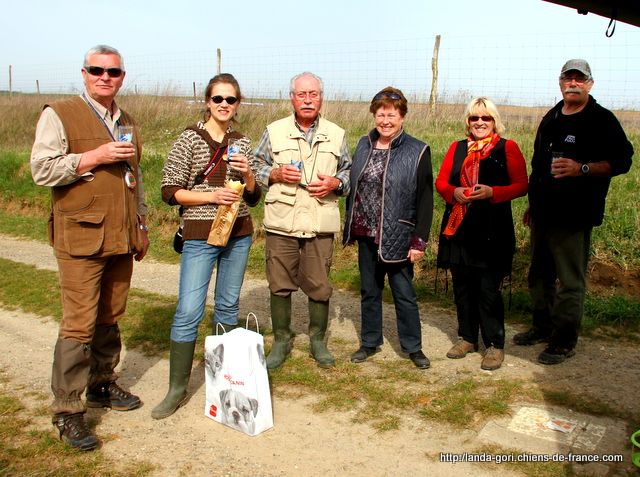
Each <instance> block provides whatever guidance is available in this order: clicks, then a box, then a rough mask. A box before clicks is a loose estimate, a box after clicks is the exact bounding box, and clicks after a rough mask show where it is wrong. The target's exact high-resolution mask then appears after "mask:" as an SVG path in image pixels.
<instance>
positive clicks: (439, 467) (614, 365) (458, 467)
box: [0, 235, 640, 477]
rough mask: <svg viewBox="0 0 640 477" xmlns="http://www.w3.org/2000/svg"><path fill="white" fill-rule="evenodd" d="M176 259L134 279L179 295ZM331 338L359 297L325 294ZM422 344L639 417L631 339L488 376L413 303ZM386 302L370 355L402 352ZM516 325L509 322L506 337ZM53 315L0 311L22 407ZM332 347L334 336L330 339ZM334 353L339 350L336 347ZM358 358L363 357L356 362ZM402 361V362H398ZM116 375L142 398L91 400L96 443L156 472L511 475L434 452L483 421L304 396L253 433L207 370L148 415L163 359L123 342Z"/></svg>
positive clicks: (25, 249)
mask: <svg viewBox="0 0 640 477" xmlns="http://www.w3.org/2000/svg"><path fill="white" fill-rule="evenodd" d="M0 257H3V258H6V259H9V260H13V261H17V262H23V263H27V264H32V265H35V266H36V267H38V268H41V269H47V270H56V263H55V259H54V258H53V254H52V251H51V249H50V247H49V246H47V245H46V244H42V243H38V242H33V241H28V240H17V239H15V238H12V237H9V236H3V235H0ZM178 273H179V268H178V266H176V265H167V264H163V263H158V262H153V261H151V260H144V261H143V262H141V263H136V265H135V269H134V276H133V280H132V285H133V287H135V288H140V289H144V290H149V291H152V292H156V293H161V294H164V295H176V293H177V285H178ZM268 296H269V292H268V288H267V285H266V282H265V281H264V280H256V279H249V280H246V281H245V285H244V287H243V292H242V298H241V308H242V309H241V313H243V314H246V313H247V312H249V311H253V312H255V313H256V315H257V316H258V317H259V319H260V321H261V325H262V326H268V320H269V315H268ZM331 306H332V308H331V318H332V320H331V325H330V330H331V338H330V340H331V339H340V340H342V341H343V342H347V343H349V342H352V346H350V348H351V347H352V348H353V350H355V349H356V348H357V346H358V339H357V329H356V327H357V322H356V321H357V318H358V316H359V301H358V297H356V296H354V295H353V294H351V293H344V292H340V291H336V292H335V293H334V297H333V298H332V301H331ZM421 312H422V319H423V342H424V350H425V352H426V354H427V355H428V356H429V357H430V358H431V361H432V367H431V368H430V369H429V370H428V371H426V372H425V378H426V379H428V380H429V381H432V382H433V380H438V379H442V380H452V379H458V377H459V376H460V375H462V376H472V375H473V374H474V373H485V374H484V375H485V376H495V377H496V378H497V379H527V380H534V381H545V382H546V381H548V382H555V383H559V384H562V383H570V384H571V386H572V388H573V391H574V392H576V393H578V394H580V393H584V394H585V395H586V396H587V397H589V396H591V397H598V398H599V399H601V400H603V401H605V402H610V403H612V404H614V403H615V405H616V406H620V407H621V408H622V409H624V410H626V411H629V412H633V413H635V415H640V402H639V401H638V400H637V398H636V397H635V396H636V395H637V393H631V392H630V391H629V384H630V383H633V385H634V386H635V390H636V391H637V389H638V387H637V383H639V382H640V351H638V350H637V347H630V346H624V345H617V344H616V345H613V344H603V343H597V342H595V341H590V340H581V342H580V344H579V346H578V354H577V355H576V357H574V358H572V359H571V360H570V361H569V362H567V363H565V364H564V365H561V366H557V367H551V368H548V367H543V366H541V365H538V364H537V363H536V362H535V359H534V358H535V356H536V353H537V352H539V349H538V348H537V347H533V348H515V347H509V348H508V349H507V357H506V361H505V365H504V366H503V367H502V368H501V369H500V370H498V371H497V372H495V373H494V374H493V375H491V374H487V372H485V371H481V370H480V368H479V366H480V357H479V356H478V355H477V354H476V355H470V356H469V357H468V358H467V359H463V360H455V361H453V360H448V359H446V358H445V357H444V354H445V353H446V351H447V350H448V348H449V347H450V346H451V340H452V339H453V338H454V336H455V317H454V315H452V314H451V313H450V312H448V311H441V310H436V309H434V308H433V307H429V306H428V305H424V304H423V305H422V308H421ZM393 316H394V314H393V309H392V307H389V306H387V305H385V341H386V342H385V346H384V347H383V350H382V352H381V353H379V354H378V355H376V358H374V359H381V360H401V359H404V358H403V357H401V356H399V354H398V352H397V347H398V344H397V338H396V335H395V320H394V319H393ZM294 317H296V318H294V323H293V328H294V331H296V332H297V333H298V338H297V340H302V341H300V342H304V340H306V339H307V336H306V334H305V331H304V330H305V327H306V324H305V319H306V304H305V301H304V299H303V297H302V296H300V295H297V296H295V297H294ZM515 332H516V330H515V329H510V328H509V329H508V330H507V334H508V337H509V338H510V337H511V336H512V335H513V334H514V333H515ZM56 334H57V325H56V323H55V322H53V320H51V319H49V318H43V317H39V316H35V315H31V314H27V313H23V312H19V311H8V310H4V309H0V349H2V350H3V353H0V366H1V367H2V369H3V370H4V371H5V372H7V374H8V376H9V378H10V381H9V382H8V383H2V384H0V386H2V387H3V388H5V389H10V390H15V389H19V390H21V399H23V400H24V401H25V404H26V405H27V406H30V407H38V408H43V407H45V406H46V405H48V402H49V399H50V391H49V378H50V371H51V358H52V354H53V344H54V342H55V339H56ZM329 346H330V347H331V341H329ZM341 359H346V357H342V356H341ZM365 365H366V364H365ZM407 365H408V366H409V365H410V363H409V362H408V361H407ZM120 375H121V378H120V381H119V382H120V383H121V384H122V385H123V386H124V387H128V388H130V389H131V390H132V391H133V392H135V393H136V394H138V395H140V396H141V398H142V399H143V401H144V402H145V405H144V406H143V407H142V408H141V409H139V410H136V411H133V412H126V413H118V412H115V411H106V410H95V409H91V410H89V413H88V417H89V420H90V422H91V423H93V424H95V425H96V432H97V435H98V437H99V438H100V439H101V441H102V452H103V453H104V454H105V455H107V456H108V457H110V458H113V459H114V461H116V462H117V461H123V462H128V461H132V460H143V461H146V462H150V463H152V464H154V465H155V466H156V471H155V472H154V474H153V475H154V476H176V475H194V476H298V475H304V476H338V475H339V476H352V475H353V476H355V475H370V476H386V475H402V476H405V475H406V476H418V475H429V476H451V475H457V476H461V477H462V476H474V477H482V476H490V475H491V476H498V477H501V476H510V475H520V474H519V473H515V472H512V471H509V470H507V469H506V467H505V466H501V467H500V468H498V469H497V470H496V469H495V468H494V469H489V468H486V467H482V466H480V465H479V464H472V463H458V464H455V465H454V464H450V463H443V462H439V458H438V456H439V453H440V452H455V453H458V452H465V451H467V452H473V449H474V448H477V446H479V445H482V444H483V442H480V441H479V431H480V429H474V428H469V429H465V430H462V431H460V430H459V429H455V430H454V429H451V428H449V427H448V426H446V425H442V424H438V423H428V424H427V423H425V421H423V420H422V419H420V418H418V417H415V418H412V417H411V416H403V417H402V425H401V428H400V429H399V430H397V431H390V432H385V433H378V432H376V431H375V430H374V429H373V428H372V427H371V426H369V425H368V424H366V423H365V424H359V423H353V422H352V420H351V419H352V414H351V413H349V412H346V413H337V412H327V413H320V414H318V413H314V412H313V411H312V410H311V406H310V404H312V403H313V396H308V397H305V398H302V399H297V400H291V399H280V398H277V399H274V403H273V405H274V422H275V427H274V428H273V429H271V430H269V431H267V432H265V433H263V434H261V435H259V436H257V437H248V436H245V435H244V434H242V433H240V432H238V431H235V430H232V429H230V428H226V427H224V426H221V425H219V424H217V423H215V422H213V421H211V420H209V419H207V418H205V417H204V415H203V409H204V382H203V380H204V373H203V367H202V364H196V367H195V368H194V372H193V375H192V380H191V383H190V392H191V398H190V400H189V402H188V403H187V405H186V406H184V407H183V408H181V409H180V410H179V411H178V412H177V413H176V414H174V415H173V416H171V417H169V418H167V419H164V420H161V421H155V420H153V419H151V417H150V412H151V409H152V408H153V407H154V406H155V405H156V404H157V403H158V402H159V401H160V400H161V399H162V397H163V396H164V393H165V391H166V386H167V376H168V361H167V360H165V359H160V358H158V357H148V356H144V355H142V354H140V353H138V352H136V350H125V352H124V354H123V359H122V363H121V366H120ZM41 414H43V415H42V416H40V417H37V418H36V424H35V425H36V426H37V427H39V428H43V429H45V428H51V425H50V421H49V417H48V416H46V414H45V413H41Z"/></svg>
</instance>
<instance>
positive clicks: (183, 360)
mask: <svg viewBox="0 0 640 477" xmlns="http://www.w3.org/2000/svg"><path fill="white" fill-rule="evenodd" d="M195 347H196V342H195V341H189V342H186V343H180V342H178V341H171V351H170V355H169V391H167V395H166V396H165V397H164V400H163V401H162V402H161V403H160V404H158V405H157V406H156V407H154V408H153V411H151V417H152V418H154V419H164V418H165V417H169V416H170V415H171V414H173V413H174V412H176V411H177V410H178V408H179V407H180V406H182V405H183V404H184V403H185V402H186V401H187V385H188V384H189V377H190V376H191V366H192V364H193V352H194V350H195Z"/></svg>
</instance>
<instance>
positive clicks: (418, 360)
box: [409, 350, 431, 369]
mask: <svg viewBox="0 0 640 477" xmlns="http://www.w3.org/2000/svg"><path fill="white" fill-rule="evenodd" d="M409 359H410V360H411V361H412V362H413V364H414V365H415V366H416V368H420V369H427V368H428V367H429V366H431V363H430V362H429V358H427V357H426V356H425V355H424V353H423V352H422V350H420V351H415V352H414V353H409Z"/></svg>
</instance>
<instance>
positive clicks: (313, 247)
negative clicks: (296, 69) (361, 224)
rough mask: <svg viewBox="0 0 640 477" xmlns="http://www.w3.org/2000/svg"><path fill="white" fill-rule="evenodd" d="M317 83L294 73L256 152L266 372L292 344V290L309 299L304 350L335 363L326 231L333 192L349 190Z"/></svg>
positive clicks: (337, 133) (334, 209) (334, 210)
mask: <svg viewBox="0 0 640 477" xmlns="http://www.w3.org/2000/svg"><path fill="white" fill-rule="evenodd" d="M322 95H323V87H322V80H321V79H320V78H319V77H318V76H316V75H314V74H313V73H308V72H305V73H301V74H299V75H297V76H294V77H293V78H292V80H291V87H290V93H289V96H290V98H291V104H292V105H293V110H294V113H293V114H292V115H291V116H288V117H286V118H284V119H280V120H278V121H275V122H273V123H271V124H269V125H268V126H267V128H266V130H265V132H264V133H263V135H262V138H261V139H260V142H259V144H258V146H257V148H256V150H255V156H256V158H257V159H258V160H259V161H261V163H262V168H261V169H260V170H259V173H258V182H260V184H261V186H262V187H263V189H264V190H265V191H266V192H267V194H266V197H265V206H264V222H263V224H264V228H265V230H266V235H267V236H266V246H265V249H266V259H267V280H268V281H269V289H270V291H271V323H272V328H273V334H274V342H273V346H272V348H271V353H270V354H269V356H268V357H267V367H268V368H269V369H275V368H279V367H280V366H281V365H282V363H283V362H284V360H285V359H286V357H287V354H288V353H289V351H290V348H291V340H292V338H293V333H292V332H291V328H290V325H291V293H292V292H295V291H297V290H298V288H300V289H302V291H303V292H304V293H305V294H306V295H307V296H308V297H309V339H310V341H311V355H312V356H313V358H314V359H315V360H316V362H317V363H318V366H320V367H324V368H328V367H331V366H333V365H334V364H335V360H334V359H333V356H332V355H331V353H330V352H329V350H328V349H327V346H326V344H325V334H326V331H327V325H328V321H329V298H330V297H331V293H332V288H331V284H330V283H329V270H330V267H331V256H332V254H333V235H334V234H335V233H336V232H339V231H340V224H341V221H340V210H339V209H338V200H339V196H342V195H346V194H348V193H349V169H350V168H351V158H350V157H349V151H348V148H347V143H346V139H345V132H344V130H343V129H342V128H340V127H338V126H337V125H335V124H333V123H332V122H329V121H327V120H326V119H324V118H322V117H321V116H320V108H321V107H322Z"/></svg>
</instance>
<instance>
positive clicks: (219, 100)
mask: <svg viewBox="0 0 640 477" xmlns="http://www.w3.org/2000/svg"><path fill="white" fill-rule="evenodd" d="M211 101H213V102H214V103H215V104H220V103H222V102H223V101H226V102H227V104H236V103H237V102H238V98H236V97H235V96H227V97H226V98H225V97H223V96H218V95H216V96H211Z"/></svg>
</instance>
